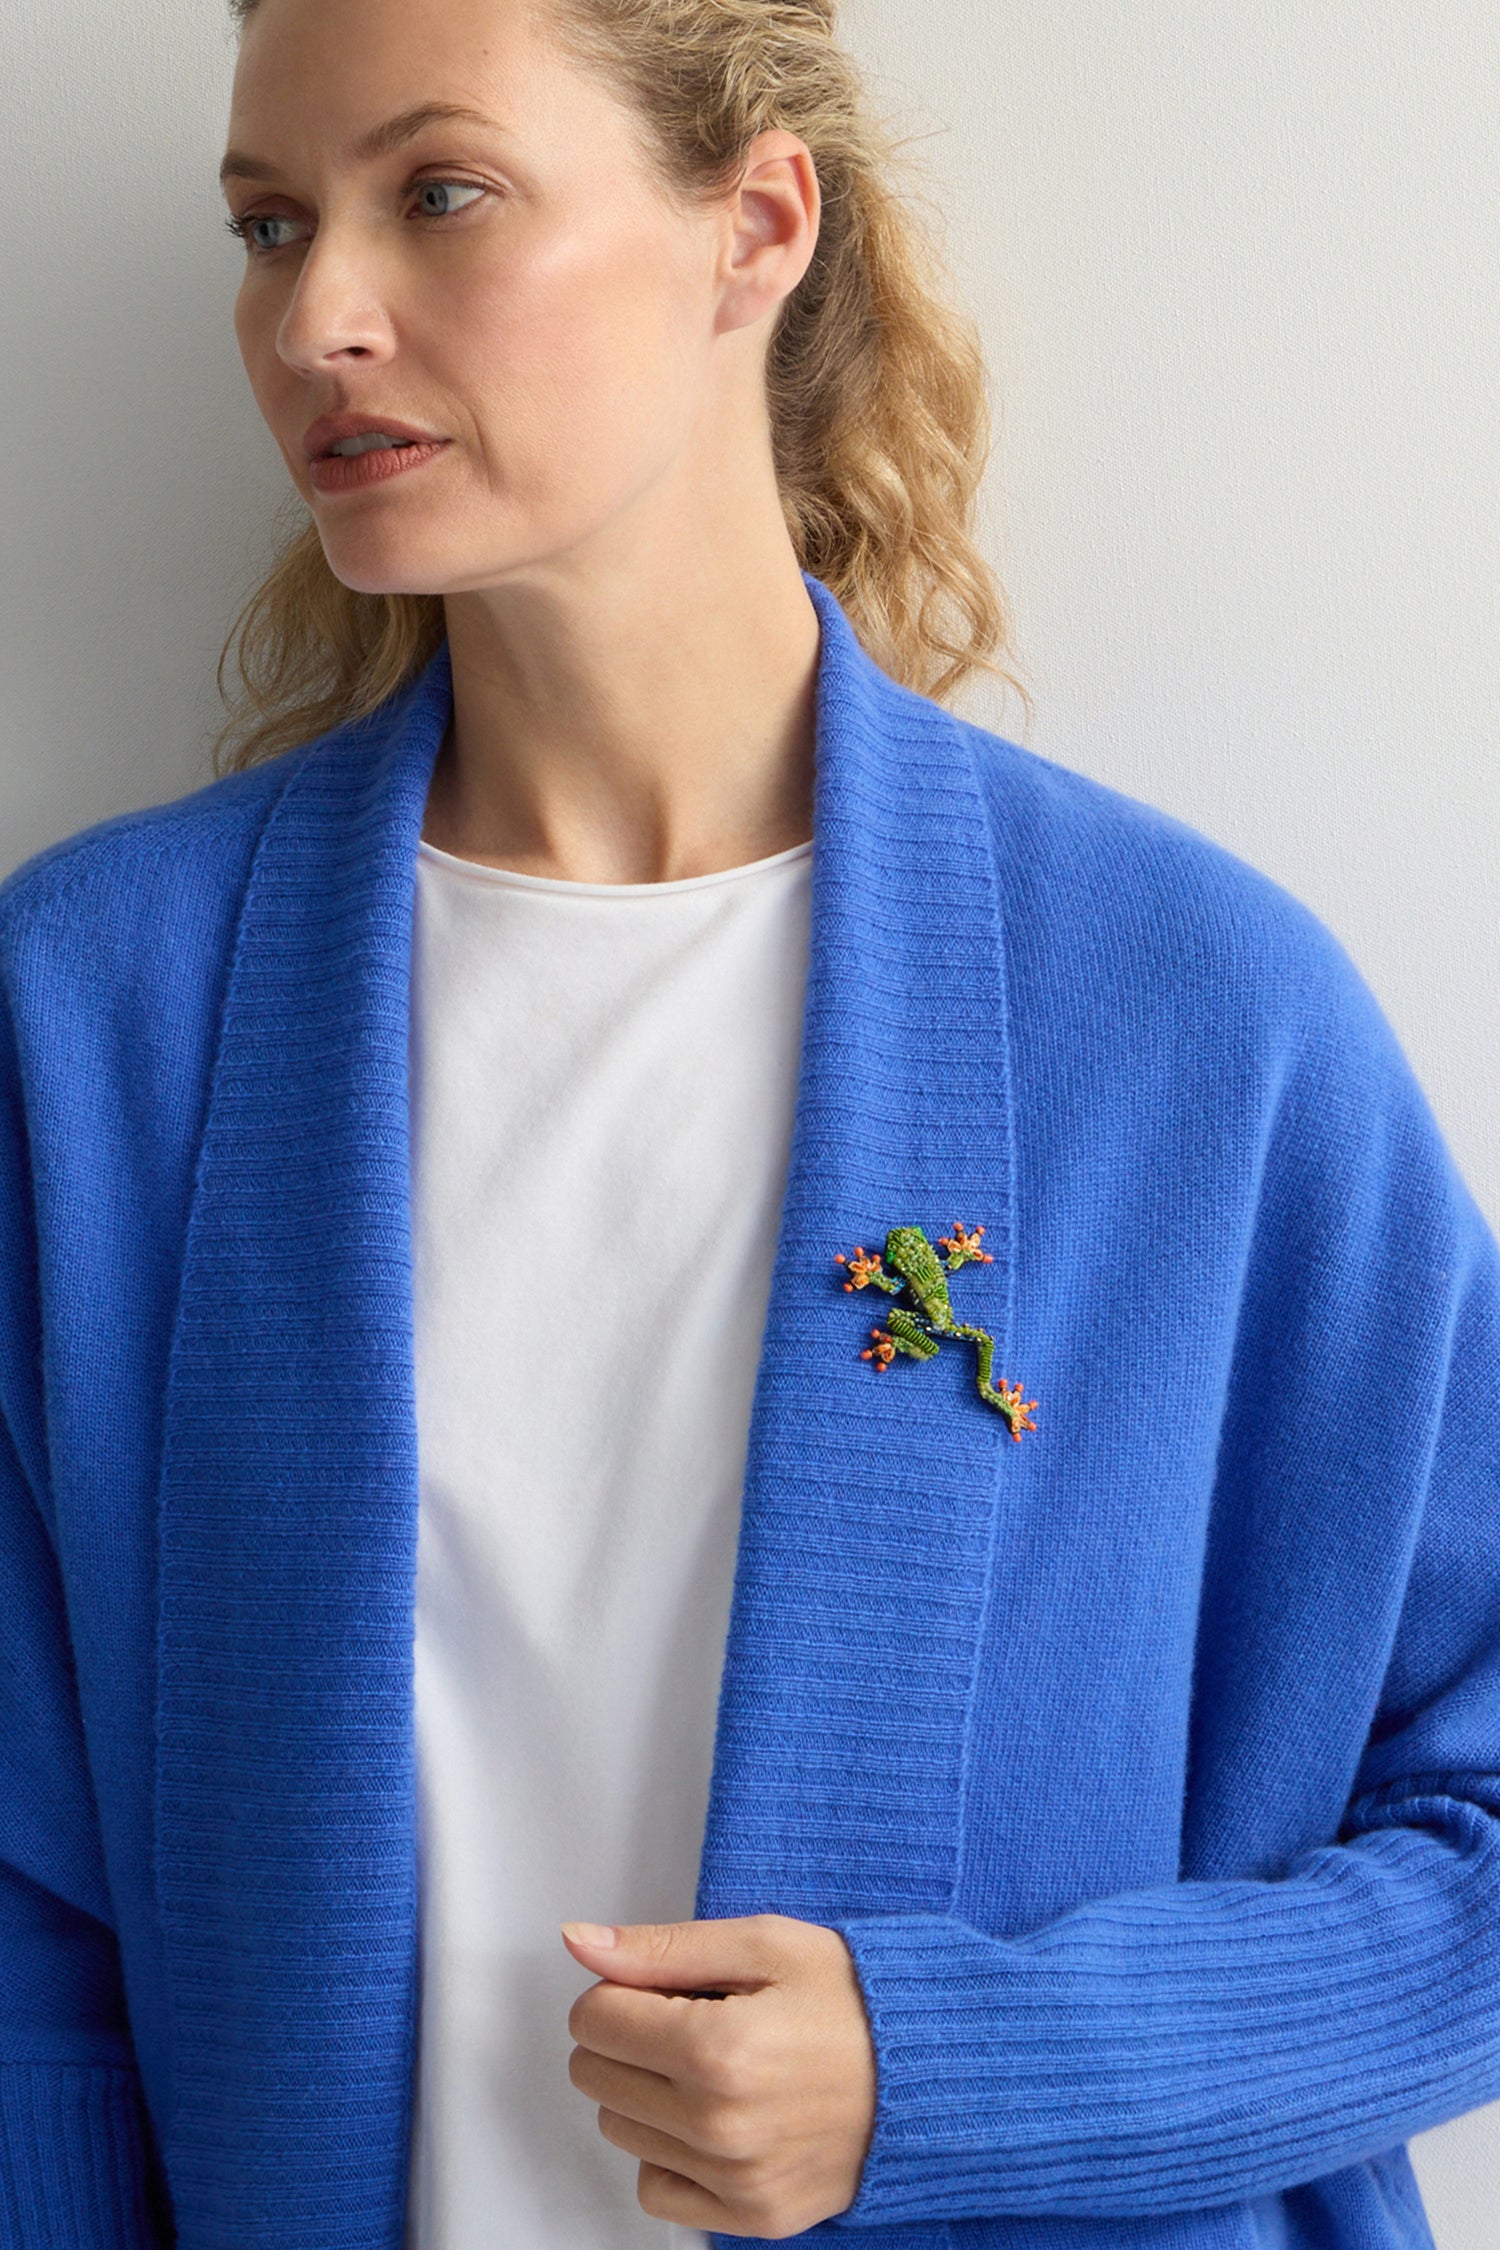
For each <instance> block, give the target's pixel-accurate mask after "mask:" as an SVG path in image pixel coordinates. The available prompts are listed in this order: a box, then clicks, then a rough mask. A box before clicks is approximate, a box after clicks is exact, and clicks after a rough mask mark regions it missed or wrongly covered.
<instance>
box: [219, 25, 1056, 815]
mask: <svg viewBox="0 0 1500 2250" xmlns="http://www.w3.org/2000/svg"><path fill="white" fill-rule="evenodd" d="M545 4H546V6H547V8H548V12H549V15H550V17H551V19H552V23H553V25H554V27H555V30H556V33H557V35H558V36H559V39H560V41H561V43H562V45H563V46H564V48H565V49H566V50H567V51H568V52H569V53H571V54H572V55H573V56H574V57H575V59H577V60H578V61H579V62H581V63H582V64H584V65H585V66H587V67H590V68H593V69H595V70H597V71H598V72H599V74H600V75H601V76H602V77H603V79H604V80H605V82H606V83H608V84H609V85H610V87H611V89H612V90H613V91H614V92H616V93H617V94H618V95H619V97H620V98H621V99H623V100H624V101H625V102H626V103H627V105H628V106H630V107H631V108H632V109H633V111H634V112H635V113H636V115H637V116H638V118H639V120H640V122H641V123H642V125H643V126H644V128H645V131H644V133H643V136H642V138H643V145H644V147H645V150H646V155H647V159H648V161H649V162H650V163H651V164H652V167H653V169H654V171H655V172H656V174H657V176H658V178H659V180H660V183H661V185H662V186H663V188H664V189H665V191H666V192H668V193H669V194H673V195H675V196H677V197H679V198H682V199H684V200H686V201H693V200H697V199H707V200H712V199H713V198H715V197H717V196H721V195H723V194H725V193H727V192H729V191H731V190H732V189H733V187H734V184H735V182H736V180H737V179H738V177H739V174H740V171H741V168H742V166H743V163H744V160H745V156H746V153H747V151H748V148H749V144H750V143H751V141H752V140H753V139H754V138H755V136H756V134H758V133H760V132H764V131H766V130H768V129H770V128H772V127H781V128H784V129H786V130H788V131H790V132H792V133H795V134H796V135H798V137H799V138H800V139H802V140H803V141H805V142H806V144H807V147H808V149H809V151H810V152H811V155H812V158H813V162H814V164H815V166H816V168H817V174H818V181H819V186H820V189H821V193H822V202H823V209H822V219H821V224H820V229H819V236H818V242H817V246H816V249H815V250H814V253H813V257H812V262H811V264H810V265H809V267H808V270H807V272H806V273H805V274H804V276H803V278H802V280H801V282H800V283H799V284H798V286H797V288H796V289H795V290H793V292H792V293H791V295H790V296H789V297H788V298H787V299H786V300H785V302H784V303H783V305H782V307H781V310H780V313H779V315H778V318H777V323H776V327H775V330H774V333H773V335H772V339H771V343H770V347H769V351H768V354H767V362H766V383H767V403H768V408H769V418H770V424H771V435H772V445H773V453H774V460H775V467H776V474H777V481H778V486H779V489H780V494H781V502H782V510H783V513H784V515H785V518H786V524H787V529H788V531H789V533H790V536H791V540H792V544H793V547H794V549H795V552H796V555H797V559H798V561H799V563H800V565H801V567H802V568H803V569H804V570H806V571H808V572H810V573H811V574H812V575H813V576H814V577H816V578H819V579H821V580H822V581H823V583H824V584H825V585H826V586H827V587H828V588H829V590H830V592H832V593H833V594H834V595H835V596H836V597H837V599H838V600H839V602H840V603H841V604H842V606H843V608H844V610H845V611H846V613H847V614H848V617H849V620H850V622H851V624H852V625H853V627H854V630H855V632H856V634H857V635H858V637H859V639H860V641H861V643H862V644H863V645H864V647H865V648H866V649H867V650H868V651H869V653H870V654H871V656H873V657H874V659H875V661H876V662H877V663H878V664H879V665H880V666H881V667H882V669H883V670H885V671H886V672H888V673H889V674H890V675H891V676H892V677H893V678H894V679H897V680H899V681H901V682H902V683H903V684H904V685H906V686H909V687H913V688H915V689H916V690H917V691H918V692H919V693H922V694H926V695H930V696H932V697H933V698H935V699H942V698H947V697H950V696H951V695H952V694H953V693H954V692H955V690H957V689H958V688H959V687H960V686H961V685H962V684H963V683H965V682H966V681H968V680H969V679H970V678H971V677H972V675H974V674H975V673H976V672H979V671H986V672H989V673H991V674H994V675H997V676H999V677H1000V678H1002V679H1005V680H1007V681H1009V682H1010V684H1011V685H1012V686H1014V687H1015V688H1016V689H1017V691H1018V692H1019V694H1020V696H1021V699H1022V701H1023V703H1024V704H1026V706H1027V708H1028V711H1029V708H1030V698H1029V696H1028V695H1027V692H1026V689H1025V687H1024V685H1023V684H1022V683H1021V681H1020V680H1018V679H1017V678H1016V676H1015V674H1014V673H1013V672H1011V671H1010V670H1009V669H1008V668H1007V666H1006V664H1005V663H1004V662H1003V661H1001V659H1003V658H1004V657H1006V656H1008V655H1010V654H1011V653H1012V651H1011V645H1010V615H1009V608H1008V604H1007V601H1006V597H1005V595H1004V593H1003V591H1002V589H1001V587H1000V585H999V583H998V581H997V579H996V577H995V575H994V573H993V572H992V571H991V569H990V568H989V566H988V564H987V563H986V562H985V560H984V558H983V556H982V555H981V554H980V552H979V549H978V546H977V545H976V543H975V539H974V535H973V523H974V516H975V509H976V504H977V498H978V491H979V485H980V480H981V478H982V476H983V473H984V468H985V464H986V461H987V459H988V455H989V450H990V418H989V405H988V398H987V390H986V374H985V366H984V359H983V355H982V351H981V348H980V344H979V340H978V335H977V331H976V329H975V327H974V324H973V323H972V322H971V321H970V320H969V319H968V318H967V317H966V316H965V315H963V314H961V313H960V312H959V311H957V310H956V309H955V307H954V306H953V304H952V303H951V302H950V301H949V298H948V296H947V294H946V289H945V276H944V272H943V267H942V262H941V259H940V256H939V253H938V250H937V248H936V245H935V242H934V240H933V238H932V236H931V234H930V233H929V232H928V231H927V230H926V228H925V227H923V226H922V225H919V223H918V221H917V219H916V216H915V212H914V209H913V207H912V206H911V205H910V204H909V202H908V201H906V200H904V199H903V198H902V197H901V196H900V195H899V194H898V192H897V188H896V185H895V174H896V166H897V162H898V148H897V144H896V142H895V141H894V139H893V138H892V136H891V135H890V133H889V132H888V130H887V129H886V128H885V127H884V126H883V125H881V124H879V123H877V121H876V120H875V119H874V117H873V116H872V115H871V113H870V111H869V108H868V105H867V102H866V98H865V94H864V89H863V86H862V84H861V81H860V78H859V74H858V70H857V67H856V65H855V63H854V60H853V58H852V57H851V56H850V55H849V54H848V52H847V51H846V50H845V49H844V48H843V47H841V46H840V45H839V44H838V42H837V41H836V39H835V37H834V16H835V9H836V0H545ZM257 5H258V0H231V8H232V12H233V14H234V16H235V17H236V19H237V20H238V21H239V22H240V23H241V24H243V23H244V22H245V21H246V20H247V19H248V18H249V16H251V15H252V14H253V13H254V11H255V8H256V6H257ZM290 503H291V505H290V510H289V512H287V513H285V514H284V515H283V518H282V525H281V529H280V532H279V536H278V542H277V550H276V556H275V560H274V562H273V564H272V567H271V569H270V571H269V573H268V575H267V576H266V578H265V579H264V581H263V582H262V584H261V585H260V586H259V587H258V588H257V590H256V591H255V592H254V593H253V594H252V595H251V597H250V598H249V600H248V601H247V602H246V603H245V605H244V606H243V608H242V609H241V611H240V613H239V615H238V617H237V618H236V620H235V623H234V625H233V627H232V628H231V630H230V634H229V637H228V639H227V640H226V642H225V644H224V648H223V651H222V653H221V655H220V658H219V667H218V683H219V692H220V695H221V697H222V698H223V700H224V701H225V703H226V704H228V705H229V708H230V717H229V720H228V722H227V724H226V725H225V726H224V728H223V729H222V731H221V732H220V734H219V736H218V738H217V740H216V741H215V743H214V747H213V756H214V763H215V768H216V770H217V771H219V772H231V771H237V770H239V769H241V768H244V767H246V766H250V765H253V764H255V763H257V762H258V761H260V760H262V759H265V758H270V757H273V756H275V755H277V754H278V753H279V752H281V751H283V750H287V749H291V748H293V747H294V746H296V745H297V744H300V743H303V742H306V741H308V740H310V739H312V738H314V737H315V736H317V735H320V734H322V733H324V732H325V731H327V730H328V729H329V728H331V727H334V726H337V725H340V724H341V723H343V722H344V721H346V720H350V719H355V718H359V717H362V716H363V715H364V714H365V713H366V712H368V711H372V710H374V709H375V708H376V706H377V705H379V704H381V703H383V702H384V701H385V700H386V699H387V697H389V696H391V695H393V694H394V693H396V692H397V691H398V690H399V689H401V688H402V687H403V686H404V685H405V684H406V683H407V682H408V681H409V680H410V679H411V678H412V677H414V675H415V674H416V673H417V672H418V671H419V670H420V669H421V668H422V666H423V665H425V664H426V663H427V661H428V660H429V659H430V658H431V657H432V656H433V655H434V654H435V653H436V651H437V649H438V647H439V646H440V645H441V642H442V640H443V637H444V633H445V631H446V621H445V613H444V609H443V602H442V597H441V596H440V595H437V594H370V593H360V592H356V591H354V590H352V589H351V588H349V587H347V586H345V585H344V584H343V582H342V581H341V580H340V579H338V578H336V577H335V576H334V573H333V571H332V570H331V569H330V567H329V565H328V562H327V560H326V558H325V556H324V553H323V548H322V542H321V540H320V538H319V534H318V529H317V525H316V523H315V522H313V521H312V520H311V518H310V517H309V516H308V514H307V511H306V508H305V507H304V505H303V503H302V500H301V496H300V494H296V493H294V494H292V495H291V496H290ZM231 651H233V652H234V655H235V661H236V669H237V671H238V675H239V680H240V683H241V689H240V693H239V695H238V697H237V698H235V699H234V700H231V698H230V696H229V694H228V693H227V692H226V690H225V685H224V677H225V666H226V663H227V661H228V659H229V656H230V654H231Z"/></svg>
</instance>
